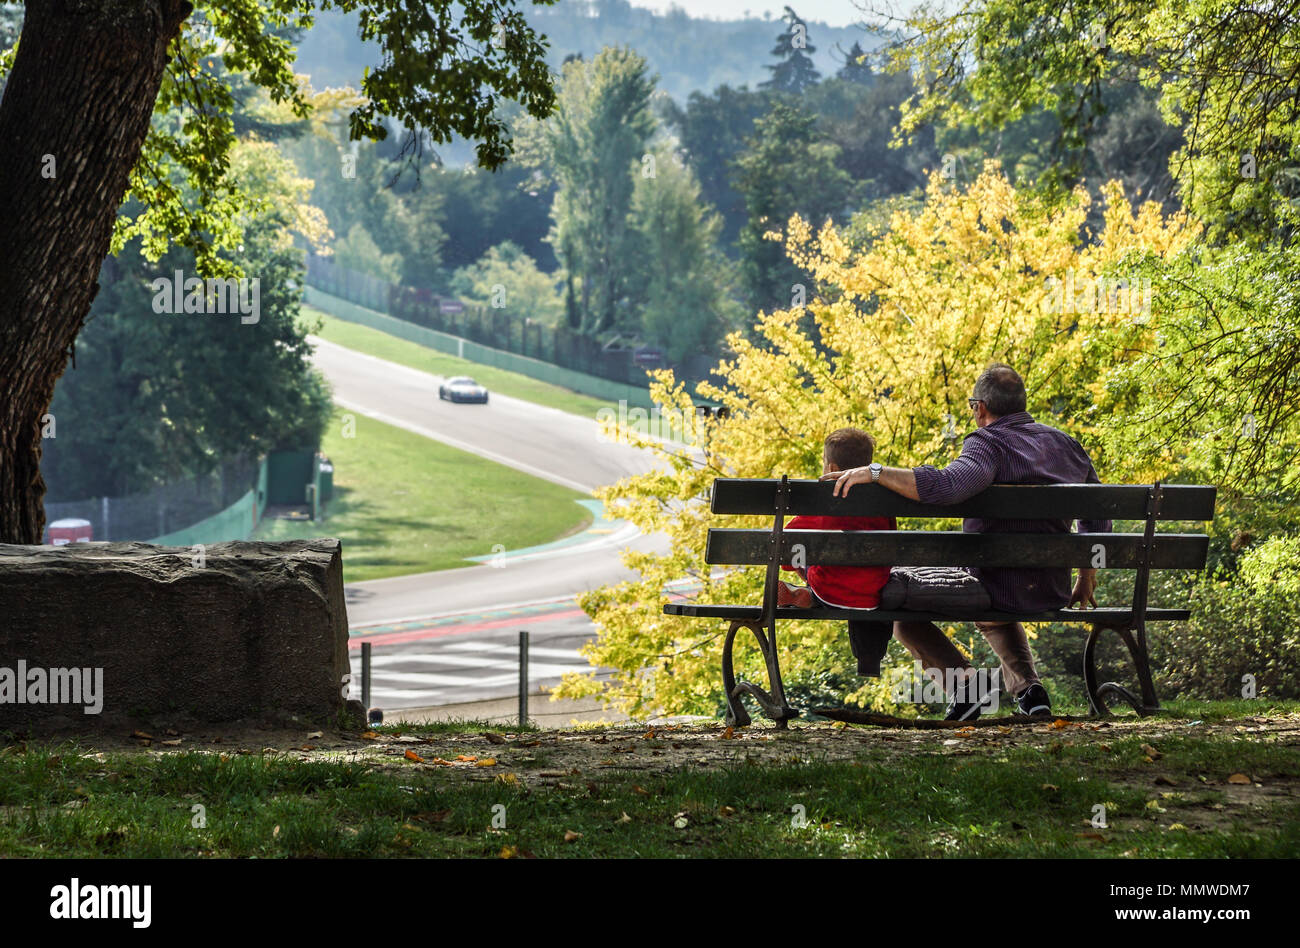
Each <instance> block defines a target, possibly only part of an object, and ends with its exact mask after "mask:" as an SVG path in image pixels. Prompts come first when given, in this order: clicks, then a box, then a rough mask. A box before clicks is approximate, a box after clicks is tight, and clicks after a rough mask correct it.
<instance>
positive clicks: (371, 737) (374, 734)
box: [361, 731, 379, 741]
mask: <svg viewBox="0 0 1300 948" xmlns="http://www.w3.org/2000/svg"><path fill="white" fill-rule="evenodd" d="M361 736H362V737H364V738H365V739H366V740H368V741H377V740H379V732H378V731H366V732H365V733H363V734H362V735H361Z"/></svg>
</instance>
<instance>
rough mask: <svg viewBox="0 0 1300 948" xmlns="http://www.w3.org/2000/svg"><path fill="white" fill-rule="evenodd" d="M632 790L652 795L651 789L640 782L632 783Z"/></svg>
mask: <svg viewBox="0 0 1300 948" xmlns="http://www.w3.org/2000/svg"><path fill="white" fill-rule="evenodd" d="M632 792H633V793H639V794H641V796H643V797H648V796H650V791H649V790H647V789H646V788H645V787H643V786H641V785H640V784H639V783H634V784H632Z"/></svg>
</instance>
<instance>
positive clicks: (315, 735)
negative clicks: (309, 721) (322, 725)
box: [307, 731, 325, 741]
mask: <svg viewBox="0 0 1300 948" xmlns="http://www.w3.org/2000/svg"><path fill="white" fill-rule="evenodd" d="M324 736H325V733H324V732H323V731H312V732H311V733H310V734H308V735H307V740H309V741H315V740H319V739H320V738H322V737H324Z"/></svg>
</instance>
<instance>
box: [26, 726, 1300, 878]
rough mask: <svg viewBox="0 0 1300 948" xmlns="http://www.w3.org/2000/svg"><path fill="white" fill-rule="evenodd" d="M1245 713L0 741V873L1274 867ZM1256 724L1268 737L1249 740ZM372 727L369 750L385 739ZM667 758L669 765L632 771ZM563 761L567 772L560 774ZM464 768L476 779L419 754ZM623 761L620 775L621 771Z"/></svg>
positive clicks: (1291, 810)
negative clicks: (500, 866) (199, 862)
mask: <svg viewBox="0 0 1300 948" xmlns="http://www.w3.org/2000/svg"><path fill="white" fill-rule="evenodd" d="M1254 708H1255V710H1254V715H1253V716H1251V717H1247V718H1243V719H1239V722H1240V723H1239V726H1236V727H1222V728H1219V729H1218V730H1215V731H1209V730H1207V729H1206V726H1205V725H1204V724H1200V723H1199V721H1198V723H1196V724H1193V722H1192V721H1188V720H1182V719H1179V720H1172V719H1165V720H1161V721H1155V722H1143V723H1141V725H1140V727H1139V728H1137V729H1128V727H1127V725H1126V726H1123V727H1121V726H1119V725H1118V724H1117V725H1116V726H1115V727H1113V728H1111V729H1106V728H1101V729H1098V728H1096V727H1095V726H1094V725H1090V724H1086V723H1085V724H1084V725H1082V726H1079V727H1075V728H1072V729H1070V730H1068V731H1059V732H1058V731H1054V730H1053V729H1052V728H1050V727H1046V726H1039V727H1037V728H1036V729H1033V730H1032V731H1031V730H1030V729H1026V730H1024V731H1017V732H1015V733H1011V734H1008V735H1001V736H1000V735H998V734H986V735H983V736H980V737H978V738H976V737H968V738H967V739H961V736H960V735H956V736H954V735H953V732H951V731H949V732H944V733H942V734H937V735H936V734H929V735H915V738H916V739H915V741H913V735H908V734H904V733H900V732H897V731H895V732H893V734H894V736H889V735H888V734H885V733H882V732H880V731H872V730H871V729H849V730H848V731H840V732H834V731H831V730H829V729H828V728H827V727H826V726H825V725H821V726H818V727H816V728H806V727H796V728H792V729H791V730H790V731H789V732H785V733H777V732H772V731H760V732H756V733H752V732H746V734H745V735H744V737H745V739H744V740H740V739H734V740H721V739H719V738H720V737H721V735H720V734H719V733H718V731H720V730H721V729H720V728H710V727H707V726H706V727H702V728H692V729H681V730H677V731H673V730H659V731H657V732H655V731H651V732H649V733H646V734H642V733H641V731H642V730H643V728H637V729H623V730H621V731H619V730H609V731H601V730H597V729H591V728H586V729H583V730H580V731H570V732H562V733H560V734H558V735H556V734H554V733H548V732H541V731H516V730H512V732H511V734H510V735H509V736H508V737H507V736H502V735H500V734H495V735H491V736H492V737H493V738H495V740H494V741H492V742H489V741H488V740H487V739H486V738H487V737H488V735H485V734H483V733H482V731H483V730H484V727H483V726H482V725H481V724H480V725H468V726H465V725H461V726H448V725H439V726H436V727H432V728H427V729H418V728H413V729H411V731H409V732H408V737H410V738H413V737H414V736H415V735H417V734H421V735H423V736H424V737H425V738H427V740H428V743H406V744H397V745H395V746H392V747H390V748H387V753H386V754H375V755H372V756H370V757H368V758H366V757H361V758H358V757H347V756H345V754H344V753H342V752H331V753H335V756H334V757H332V758H330V759H321V758H319V757H314V758H313V759H310V760H309V759H302V758H304V757H306V754H305V753H300V750H301V749H299V748H296V747H292V746H284V745H283V742H282V745H281V746H282V747H283V749H282V750H280V751H272V750H266V751H258V750H256V749H250V748H244V749H238V748H237V745H231V744H225V745H217V749H215V750H208V751H198V752H196V751H188V752H180V751H177V752H171V751H166V752H162V753H160V752H158V750H157V749H154V750H143V749H141V750H136V751H121V752H111V751H110V752H105V753H99V754H89V753H86V751H87V750H93V749H94V748H93V745H91V746H89V747H88V746H87V745H86V744H85V743H82V744H79V745H78V744H71V743H66V744H44V745H39V744H36V743H34V742H33V743H28V744H20V743H11V744H9V746H7V747H5V748H4V749H3V750H0V855H7V856H65V857H67V856H72V857H88V856H121V857H135V858H141V857H143V858H152V857H185V856H222V857H250V856H258V857H304V856H309V857H316V856H360V857H367V856H425V857H429V856H434V857H437V856H453V857H454V856H465V857H496V856H503V855H504V856H524V857H526V856H530V855H535V856H538V857H581V858H600V857H609V858H612V857H622V858H629V857H659V858H662V857H680V856H704V857H736V856H745V857H842V856H851V857H933V856H990V857H1018V858H1019V857H1042V856H1083V857H1101V858H1139V857H1214V858H1245V857H1294V856H1295V855H1296V854H1297V852H1300V792H1298V789H1300V745H1298V744H1297V742H1296V741H1295V739H1294V735H1295V727H1296V723H1297V717H1296V714H1295V712H1296V709H1297V705H1296V703H1295V702H1289V703H1285V704H1284V705H1274V706H1272V707H1267V710H1263V709H1261V706H1260V705H1259V704H1258V703H1257V704H1256V705H1255V706H1254ZM1260 715H1265V716H1271V718H1270V719H1271V720H1272V721H1273V722H1274V723H1273V724H1272V725H1271V726H1264V727H1256V726H1254V724H1256V723H1258V722H1259V721H1261V720H1265V719H1264V718H1261V717H1259V716H1260ZM1217 716H1218V715H1217V713H1216V712H1215V711H1214V710H1213V709H1212V708H1211V707H1210V706H1208V705H1206V704H1204V703H1202V704H1201V705H1200V706H1199V708H1198V717H1199V718H1200V719H1203V720H1205V721H1208V720H1210V719H1212V718H1215V717H1217ZM1130 720H1131V719H1130ZM1120 723H1121V724H1122V722H1120ZM382 730H383V731H384V732H385V733H383V734H376V735H372V738H371V740H372V741H373V740H383V739H392V738H393V737H394V735H393V734H392V733H391V729H387V728H386V729H382ZM1251 732H1256V733H1251ZM606 735H608V736H606ZM1057 735H1059V736H1057ZM814 739H816V740H814ZM301 740H302V738H301V737H298V738H296V739H295V740H294V741H292V742H291V743H298V742H300V741H301ZM326 740H329V738H326ZM352 740H353V744H354V745H355V744H356V743H358V742H359V743H361V744H363V745H364V744H366V743H367V742H366V741H365V740H360V741H358V739H357V738H355V737H354V738H353V739H352ZM453 740H456V741H459V743H453ZM687 740H690V741H693V743H691V744H690V745H689V749H688V750H687V751H686V753H685V756H684V757H683V758H682V760H683V761H689V762H684V763H682V764H679V765H676V766H673V767H670V768H663V767H660V768H658V769H654V768H653V765H651V766H650V767H649V768H647V767H646V765H647V764H651V762H652V761H654V760H657V759H658V760H662V759H663V758H655V757H653V756H652V755H654V754H656V753H660V754H671V753H675V752H674V751H673V750H671V748H673V747H681V746H682V744H681V743H679V741H687ZM472 742H477V743H472ZM584 742H586V743H584ZM591 742H595V744H596V746H590V745H591ZM819 742H820V743H819ZM624 744H627V745H628V749H627V750H624V747H623V745H624ZM954 744H955V745H958V746H956V747H952V746H949V745H954ZM632 745H635V747H634V748H633V747H632ZM1152 745H1156V746H1155V747H1153V746H1152ZM256 746H257V745H252V747H253V748H256ZM579 746H586V747H588V748H589V749H588V750H587V751H586V752H585V753H586V754H587V757H586V759H585V760H583V761H576V762H575V760H574V759H573V758H572V757H571V756H570V757H568V758H565V757H564V756H563V755H564V754H566V753H567V754H572V753H573V752H574V751H573V749H574V748H576V747H579ZM828 748H831V749H836V750H839V751H841V752H844V751H847V752H848V754H849V756H841V757H838V758H835V759H831V758H830V757H829V756H828V754H829V752H830V751H829V750H828ZM376 749H377V748H376ZM760 749H761V750H763V751H765V753H766V754H767V756H766V757H765V758H764V759H762V760H756V759H754V757H753V756H752V755H753V754H754V753H755V752H757V751H759V750H760ZM470 750H474V751H477V755H478V759H480V760H484V759H487V755H489V754H490V755H491V757H492V760H491V763H490V764H488V765H487V766H483V767H481V766H478V765H477V764H475V763H460V764H457V765H452V766H442V765H439V764H437V762H436V760H435V758H437V757H444V758H445V759H453V757H454V755H456V754H458V753H461V752H466V751H470ZM412 755H414V756H413V757H412ZM607 755H608V756H607ZM496 758H499V760H498V759H496ZM606 758H607V759H606ZM474 759H475V758H473V757H471V758H468V760H471V761H472V760H474ZM634 759H635V763H636V766H638V767H639V768H640V769H630V768H625V767H623V766H622V765H623V764H625V763H631V762H633V760H634ZM575 763H580V764H581V766H575ZM557 767H559V769H558V770H557V769H556V768H557ZM1243 774H1245V775H1249V776H1248V779H1247V778H1242V779H1241V780H1233V779H1229V778H1230V777H1240V776H1241V775H1243ZM1098 806H1103V807H1105V809H1106V819H1105V825H1104V826H1098V825H1096V824H1095V823H1094V822H1093V819H1094V817H1095V816H1096V815H1097V810H1096V808H1097V807H1098ZM196 807H198V808H200V809H196ZM502 814H504V819H505V825H504V826H501V825H500V819H498V821H497V824H498V825H495V826H494V825H493V817H494V815H496V816H498V817H500V816H501V815H502ZM198 817H202V819H198ZM200 824H202V825H200Z"/></svg>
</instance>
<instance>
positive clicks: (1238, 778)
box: [1228, 774, 1250, 786]
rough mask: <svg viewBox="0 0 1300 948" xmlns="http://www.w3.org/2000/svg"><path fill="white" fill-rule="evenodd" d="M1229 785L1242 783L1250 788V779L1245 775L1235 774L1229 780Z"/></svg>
mask: <svg viewBox="0 0 1300 948" xmlns="http://www.w3.org/2000/svg"><path fill="white" fill-rule="evenodd" d="M1228 783H1240V784H1245V785H1247V786H1249V784H1250V778H1249V777H1247V776H1246V775H1245V774H1233V775H1232V776H1231V777H1229V778H1228Z"/></svg>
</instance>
